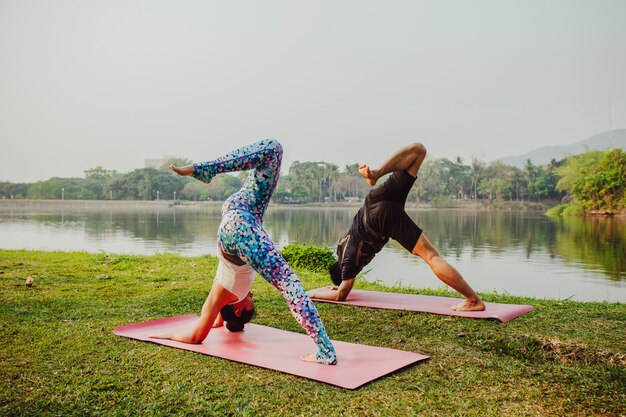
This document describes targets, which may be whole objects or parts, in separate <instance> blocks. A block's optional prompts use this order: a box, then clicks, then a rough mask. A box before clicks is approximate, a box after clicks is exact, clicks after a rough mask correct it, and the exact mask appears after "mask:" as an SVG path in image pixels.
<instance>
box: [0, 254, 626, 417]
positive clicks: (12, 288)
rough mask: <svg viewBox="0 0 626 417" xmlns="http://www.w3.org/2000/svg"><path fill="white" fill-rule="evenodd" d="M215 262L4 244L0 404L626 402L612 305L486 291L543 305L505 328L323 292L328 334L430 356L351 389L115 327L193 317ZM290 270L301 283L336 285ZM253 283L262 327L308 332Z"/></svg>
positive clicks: (513, 411) (563, 411) (12, 409)
mask: <svg viewBox="0 0 626 417" xmlns="http://www.w3.org/2000/svg"><path fill="white" fill-rule="evenodd" d="M298 253H299V256H300V257H302V253H300V252H298ZM321 258H322V259H323V258H324V257H323V256H322V257H321ZM306 262H308V263H311V264H314V263H315V262H314V261H311V260H310V259H307V260H306ZM216 267H217V260H216V258H215V257H212V256H202V257H193V258H184V257H179V256H175V255H170V254H160V255H156V256H134V255H113V254H107V253H99V254H88V253H83V252H78V253H69V252H41V251H23V250H17V251H7V250H0V305H1V306H2V308H1V309H0V325H1V326H2V329H3V331H2V332H0V343H1V344H2V349H0V362H1V363H2V366H1V367H0V384H1V385H2V387H3V388H2V390H0V414H2V415H5V416H18V415H41V416H46V415H76V416H79V415H80V416H84V415H139V414H141V415H144V414H149V415H194V414H201V415H220V416H221V415H250V416H252V415H254V416H263V415H324V416H328V415H351V416H360V415H362V416H376V415H385V416H407V415H425V416H427V415H467V416H473V415H474V416H479V415H480V416H489V415H493V416H500V415H527V416H528V415H529V416H534V415H536V416H544V415H551V416H591V415H598V416H600V415H602V416H618V415H622V413H623V410H624V409H625V408H626V371H625V369H626V348H625V346H624V343H623V336H624V330H625V328H624V323H626V306H624V304H619V303H581V302H573V301H568V300H561V301H556V300H537V299H529V298H522V297H514V296H509V295H498V294H491V293H488V294H481V295H482V296H483V297H484V299H485V300H486V301H495V302H505V303H519V304H531V305H533V306H535V307H536V310H535V311H533V312H531V313H528V314H526V315H524V316H522V317H519V318H517V319H515V320H513V321H511V322H509V323H506V324H499V323H495V322H491V321H487V320H471V319H463V318H456V317H447V316H437V315H432V314H423V313H414V312H401V311H385V310H375V309H365V308H354V307H347V306H337V305H330V304H323V303H318V304H317V306H318V309H319V311H320V314H321V316H322V318H323V320H324V323H325V325H326V327H327V329H328V332H329V334H330V335H331V337H332V338H333V339H336V340H343V341H348V342H353V343H362V344H367V345H376V346H383V347H389V348H395V349H403V350H409V351H415V352H419V353H423V354H426V355H430V356H431V359H430V360H429V361H427V362H425V363H422V364H418V365H415V366H411V367H409V368H407V369H404V370H401V371H399V372H396V373H394V374H392V375H389V376H387V377H384V378H381V379H379V380H377V381H374V382H373V383H370V384H368V385H366V386H364V387H363V388H361V389H359V390H356V391H348V390H344V389H340V388H336V387H333V386H329V385H326V384H322V383H318V382H313V381H309V380H306V379H303V378H298V377H294V376H291V375H286V374H282V373H278V372H275V371H270V370H265V369H260V368H256V367H253V366H248V365H243V364H238V363H234V362H229V361H226V360H222V359H217V358H212V357H207V356H201V355H197V354H194V353H191V352H187V351H181V350H176V349H171V348H167V347H163V346H157V345H154V344H149V343H142V342H137V341H133V340H128V339H124V338H121V337H117V336H114V335H113V333H112V331H113V329H114V328H115V327H116V326H119V325H123V324H128V323H131V322H139V321H145V320H151V319H156V318H160V317H168V316H174V315H181V314H188V313H193V312H198V310H199V308H200V306H201V305H202V302H203V300H204V298H205V297H206V293H207V291H208V289H209V287H210V277H211V276H212V275H213V274H214V273H215V269H216ZM298 273H299V275H300V277H301V279H302V281H303V283H304V285H305V287H306V288H307V289H310V288H314V287H317V286H320V285H327V284H328V283H329V280H328V277H327V276H326V275H325V274H323V273H317V272H312V271H309V270H305V269H299V270H298ZM28 276H31V277H33V278H34V283H33V284H32V286H30V287H29V286H26V285H25V280H26V277H28ZM357 285H358V287H359V288H368V289H378V290H384V291H402V292H415V291H414V290H410V289H406V288H403V289H400V288H383V287H380V286H378V285H375V284H371V283H366V282H365V281H363V280H358V281H357ZM253 291H254V294H255V302H256V304H257V316H256V317H255V319H254V320H255V322H257V323H259V324H263V325H268V326H272V327H276V328H281V329H285V330H289V331H294V332H301V331H302V330H301V329H300V327H299V326H298V324H297V323H296V322H295V321H294V320H293V317H292V316H291V315H290V313H289V310H288V309H287V307H286V306H285V303H284V300H283V299H282V297H281V296H280V294H279V293H278V292H277V291H276V290H275V289H274V288H273V287H271V286H270V285H269V284H267V283H266V282H265V281H264V280H262V279H260V278H257V280H256V282H255V284H254V287H253ZM419 292H420V293H424V294H445V295H449V294H448V293H447V292H445V291H443V290H420V291H419ZM311 346H313V343H312V344H311ZM364 366H367V364H364Z"/></svg>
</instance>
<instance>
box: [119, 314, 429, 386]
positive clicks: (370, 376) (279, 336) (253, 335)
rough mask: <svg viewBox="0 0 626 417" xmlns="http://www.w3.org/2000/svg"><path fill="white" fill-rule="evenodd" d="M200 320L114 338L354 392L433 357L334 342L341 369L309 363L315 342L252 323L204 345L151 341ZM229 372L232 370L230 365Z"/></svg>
mask: <svg viewBox="0 0 626 417" xmlns="http://www.w3.org/2000/svg"><path fill="white" fill-rule="evenodd" d="M197 319H198V316H196V315H195V314H190V315H186V316H178V317H170V318H166V319H159V320H153V321H148V322H144V323H135V324H129V325H126V326H120V327H118V328H116V329H115V331H114V333H115V334H116V335H118V336H124V337H128V338H131V339H137V340H142V341H146V342H152V343H157V344H160V345H165V346H170V347H174V348H178V349H184V350H189V351H192V352H197V353H200V354H203V355H209V356H215V357H218V358H223V359H229V360H231V361H236V362H242V363H246V364H250V365H255V366H259V367H262V368H268V369H273V370H276V371H280V372H285V373H288V374H292V375H297V376H301V377H304V378H309V379H313V380H316V381H320V382H325V383H327V384H331V385H336V386H339V387H343V388H348V389H355V388H358V387H360V386H362V385H364V384H366V383H368V382H370V381H372V380H374V379H377V378H380V377H382V376H384V375H387V374H390V373H392V372H394V371H397V370H399V369H401V368H404V367H406V366H409V365H411V364H414V363H416V362H419V361H423V360H425V359H428V356H424V355H420V354H418V353H413V352H406V351H403V350H397V349H388V348H382V347H376V346H366V345H359V344H355V343H346V342H338V341H335V340H333V345H334V346H335V349H336V351H337V356H338V358H339V363H338V364H337V365H334V366H328V365H320V364H316V363H306V362H303V361H302V360H300V356H301V355H303V354H305V353H310V352H314V351H315V350H316V346H315V343H313V340H312V339H311V338H310V337H309V336H307V335H305V334H301V333H293V332H288V331H285V330H280V329H274V328H272V327H267V326H261V325H258V324H252V323H248V324H246V327H245V330H244V331H243V332H238V333H231V332H229V331H228V330H226V329H225V328H224V327H219V328H217V329H213V330H211V332H210V333H209V335H208V336H207V338H206V339H205V341H204V342H203V343H202V344H199V345H191V344H186V343H180V342H174V341H172V340H163V339H152V338H150V336H152V335H159V334H163V333H169V332H172V331H175V330H180V329H184V328H188V327H190V326H193V324H194V323H195V321H196V320H197ZM224 366H228V364H227V363H225V364H224Z"/></svg>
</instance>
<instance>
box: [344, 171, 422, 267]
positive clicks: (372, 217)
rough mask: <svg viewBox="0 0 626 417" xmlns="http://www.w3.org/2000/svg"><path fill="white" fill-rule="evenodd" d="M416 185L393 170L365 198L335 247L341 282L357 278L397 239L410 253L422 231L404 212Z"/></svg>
mask: <svg viewBox="0 0 626 417" xmlns="http://www.w3.org/2000/svg"><path fill="white" fill-rule="evenodd" d="M414 182H415V177H412V176H411V175H409V174H408V173H407V172H406V171H396V172H394V173H393V174H391V175H390V176H389V178H388V179H387V181H385V183H384V184H383V185H381V186H380V187H377V188H374V189H372V190H371V191H370V193H369V194H368V195H367V197H366V198H365V201H364V202H363V206H362V207H361V208H360V209H359V211H358V212H357V214H356V215H355V216H354V219H353V220H352V225H351V226H350V229H348V232H347V233H346V235H345V236H344V237H343V238H342V239H341V240H340V241H339V244H338V245H337V257H338V258H339V266H340V268H341V277H342V279H351V278H356V276H357V275H358V274H359V273H360V272H361V270H363V268H364V267H365V266H366V265H367V264H369V263H370V262H371V261H372V259H374V256H376V254H377V253H378V252H380V251H381V250H382V248H383V246H385V244H386V243H387V242H388V241H389V238H393V239H395V240H397V241H398V242H399V243H400V244H401V245H402V246H403V247H404V248H405V249H407V250H408V251H412V250H413V247H414V246H415V244H416V243H417V240H418V239H419V237H420V235H421V233H422V229H420V228H419V227H418V226H417V225H416V224H415V222H413V220H412V219H411V218H410V217H409V216H408V215H407V214H406V212H405V211H404V203H405V202H406V198H407V196H408V194H409V191H410V190H411V186H413V183H414Z"/></svg>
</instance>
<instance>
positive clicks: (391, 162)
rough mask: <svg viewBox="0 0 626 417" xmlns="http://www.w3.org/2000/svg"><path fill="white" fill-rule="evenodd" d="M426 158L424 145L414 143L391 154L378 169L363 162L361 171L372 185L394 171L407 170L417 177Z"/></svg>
mask: <svg viewBox="0 0 626 417" xmlns="http://www.w3.org/2000/svg"><path fill="white" fill-rule="evenodd" d="M424 158H426V148H425V147H424V145H422V144H421V143H412V144H410V145H409V146H407V147H405V148H402V149H400V150H399V151H397V152H396V153H394V154H393V155H391V156H390V157H389V158H388V159H387V160H386V161H385V162H383V164H382V165H381V166H380V167H378V168H377V169H370V167H369V166H368V165H367V164H362V165H361V166H360V167H359V173H360V174H361V175H362V176H363V178H365V180H366V181H367V182H368V183H369V184H370V185H375V184H376V181H378V179H379V178H380V177H382V176H383V175H386V174H389V173H390V172H394V171H406V172H407V173H408V174H409V175H411V176H412V177H417V173H418V171H419V170H420V167H421V166H422V162H424Z"/></svg>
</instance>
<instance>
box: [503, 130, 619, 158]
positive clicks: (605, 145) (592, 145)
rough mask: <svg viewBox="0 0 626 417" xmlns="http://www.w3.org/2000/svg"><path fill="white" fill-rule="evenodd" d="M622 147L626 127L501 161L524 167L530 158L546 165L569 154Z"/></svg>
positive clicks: (538, 149)
mask: <svg viewBox="0 0 626 417" xmlns="http://www.w3.org/2000/svg"><path fill="white" fill-rule="evenodd" d="M615 148H621V149H626V129H615V130H613V131H612V132H610V134H609V132H608V131H607V132H602V133H599V134H597V135H594V136H592V137H590V138H588V139H585V140H581V141H580V142H576V143H573V144H571V145H563V146H544V147H542V148H537V149H535V150H533V151H530V152H528V153H526V154H524V155H519V156H506V157H504V158H500V159H499V161H501V162H502V163H505V164H507V165H513V166H516V167H522V166H523V165H524V164H525V163H526V160H528V159H530V160H531V161H532V163H533V164H535V165H545V164H548V163H550V160H551V159H553V158H554V159H556V160H557V161H558V160H561V159H563V158H565V157H566V156H569V155H578V154H581V153H585V152H587V151H593V150H603V151H604V150H607V149H615Z"/></svg>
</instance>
